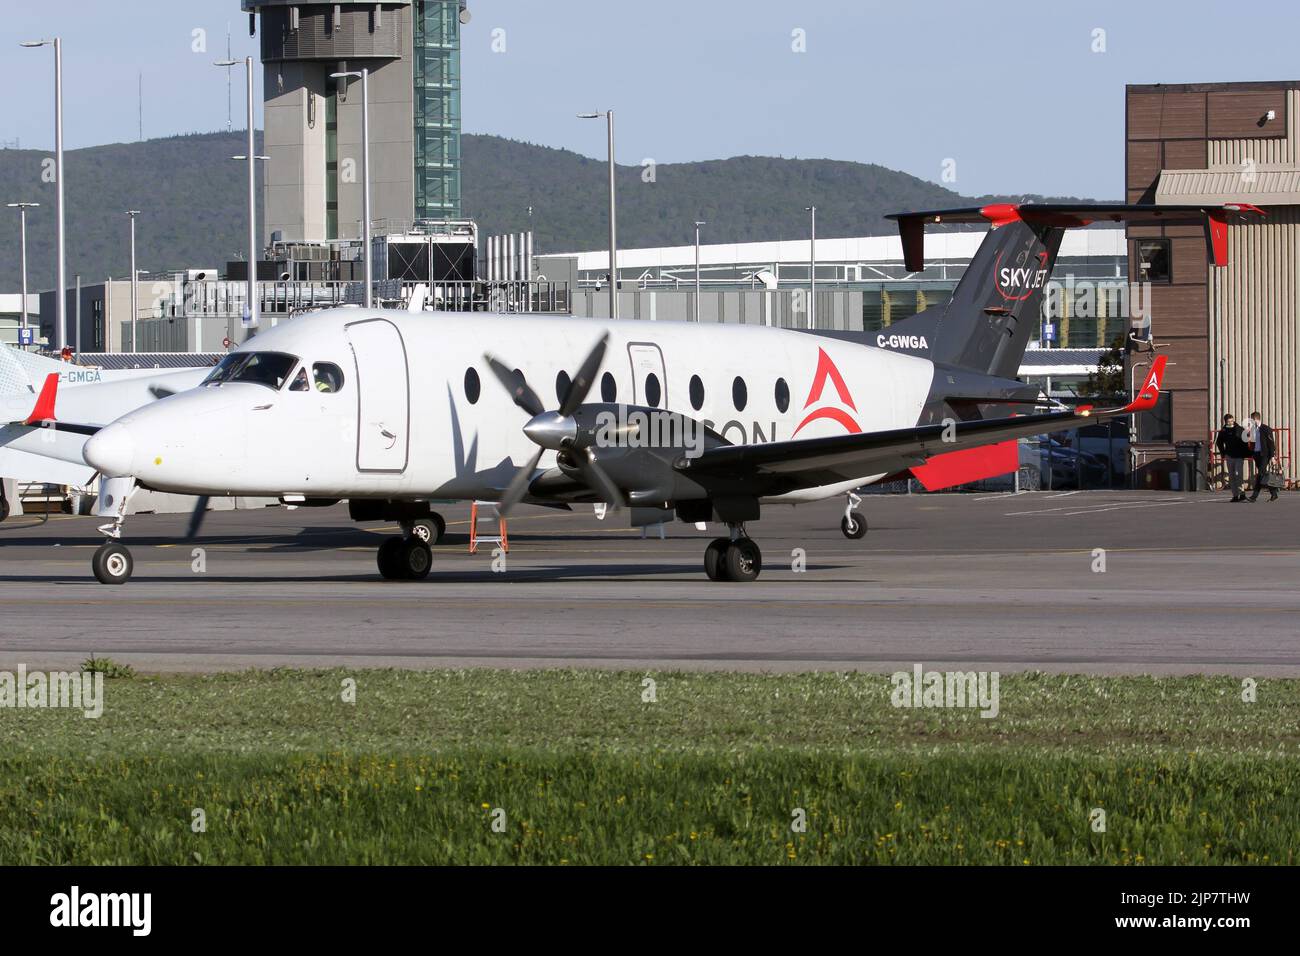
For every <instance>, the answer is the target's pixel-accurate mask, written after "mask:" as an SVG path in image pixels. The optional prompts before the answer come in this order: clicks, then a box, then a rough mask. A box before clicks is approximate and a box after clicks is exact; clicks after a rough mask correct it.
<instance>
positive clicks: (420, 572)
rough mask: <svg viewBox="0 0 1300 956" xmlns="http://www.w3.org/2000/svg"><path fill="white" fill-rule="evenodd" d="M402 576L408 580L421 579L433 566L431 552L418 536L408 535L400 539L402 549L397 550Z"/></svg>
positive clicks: (426, 575)
mask: <svg viewBox="0 0 1300 956" xmlns="http://www.w3.org/2000/svg"><path fill="white" fill-rule="evenodd" d="M397 554H398V556H399V560H400V564H399V567H400V568H401V571H402V577H404V578H406V580H408V581H422V580H424V579H425V578H427V577H428V576H429V569H430V568H432V567H433V552H432V551H430V550H429V546H428V545H427V544H425V543H424V542H423V541H421V540H420V539H419V538H416V537H410V538H406V539H404V540H403V541H402V549H401V551H399V552H397Z"/></svg>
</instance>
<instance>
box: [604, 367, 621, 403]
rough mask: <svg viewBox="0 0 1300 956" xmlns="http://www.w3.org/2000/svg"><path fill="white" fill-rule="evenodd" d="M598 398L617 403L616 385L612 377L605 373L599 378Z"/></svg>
mask: <svg viewBox="0 0 1300 956" xmlns="http://www.w3.org/2000/svg"><path fill="white" fill-rule="evenodd" d="M600 397H601V400H602V401H606V402H616V401H618V384H617V383H616V382H615V381H614V376H613V375H610V374H609V372H606V373H605V374H604V375H602V376H601V377H600Z"/></svg>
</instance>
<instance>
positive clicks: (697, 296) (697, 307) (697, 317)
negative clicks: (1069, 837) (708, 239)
mask: <svg viewBox="0 0 1300 956" xmlns="http://www.w3.org/2000/svg"><path fill="white" fill-rule="evenodd" d="M707 225H708V223H707V222H705V221H704V220H702V219H697V220H696V221H695V322H696V324H697V325H698V324H699V321H700V226H707Z"/></svg>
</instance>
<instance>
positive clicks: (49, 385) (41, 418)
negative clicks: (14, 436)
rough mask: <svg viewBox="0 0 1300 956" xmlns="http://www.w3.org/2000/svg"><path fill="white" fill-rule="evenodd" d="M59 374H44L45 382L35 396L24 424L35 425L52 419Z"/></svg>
mask: <svg viewBox="0 0 1300 956" xmlns="http://www.w3.org/2000/svg"><path fill="white" fill-rule="evenodd" d="M58 392H59V376H58V375H57V374H56V373H54V372H51V373H50V374H49V375H47V376H45V384H44V385H42V386H41V394H39V395H37V396H36V405H35V406H34V407H33V408H32V413H31V414H30V415H28V416H27V419H26V420H25V421H24V422H23V424H24V425H35V424H37V423H39V422H48V421H53V420H54V401H55V399H56V398H57V397H58Z"/></svg>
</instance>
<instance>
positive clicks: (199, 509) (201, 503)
mask: <svg viewBox="0 0 1300 956" xmlns="http://www.w3.org/2000/svg"><path fill="white" fill-rule="evenodd" d="M207 513H208V496H207V495H199V497H198V500H197V501H195V502H194V510H193V511H191V512H190V523H189V526H188V527H187V528H186V529H185V538H186V540H193V538H194V537H196V536H197V535H198V533H199V528H201V527H203V519H204V518H205V517H206V516H207Z"/></svg>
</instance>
